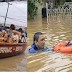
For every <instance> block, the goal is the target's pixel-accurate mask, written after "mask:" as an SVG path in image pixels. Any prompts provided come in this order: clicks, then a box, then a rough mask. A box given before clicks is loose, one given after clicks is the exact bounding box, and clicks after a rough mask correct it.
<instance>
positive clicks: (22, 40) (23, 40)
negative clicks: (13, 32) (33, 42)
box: [18, 28, 26, 43]
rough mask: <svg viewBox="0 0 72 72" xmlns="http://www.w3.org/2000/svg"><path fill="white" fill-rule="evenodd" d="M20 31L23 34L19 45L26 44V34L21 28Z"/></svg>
mask: <svg viewBox="0 0 72 72" xmlns="http://www.w3.org/2000/svg"><path fill="white" fill-rule="evenodd" d="M18 31H19V32H21V36H20V39H19V43H24V42H26V40H25V33H24V31H23V30H22V28H19V30H18Z"/></svg>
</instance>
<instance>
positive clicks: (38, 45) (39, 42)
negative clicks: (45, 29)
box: [28, 32, 54, 53]
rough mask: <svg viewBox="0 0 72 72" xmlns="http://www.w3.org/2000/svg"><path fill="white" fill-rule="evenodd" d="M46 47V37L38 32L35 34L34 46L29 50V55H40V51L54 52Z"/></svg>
mask: <svg viewBox="0 0 72 72" xmlns="http://www.w3.org/2000/svg"><path fill="white" fill-rule="evenodd" d="M44 45H45V37H44V35H43V33H41V32H37V33H35V34H34V37H33V44H32V45H31V48H30V49H29V50H28V52H29V53H38V52H40V51H54V49H53V48H48V47H46V48H44Z"/></svg>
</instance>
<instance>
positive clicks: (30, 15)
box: [28, 0, 45, 19]
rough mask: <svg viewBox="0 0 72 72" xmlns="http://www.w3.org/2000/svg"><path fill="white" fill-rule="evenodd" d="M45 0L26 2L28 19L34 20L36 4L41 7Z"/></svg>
mask: <svg viewBox="0 0 72 72" xmlns="http://www.w3.org/2000/svg"><path fill="white" fill-rule="evenodd" d="M43 1H45V0H28V19H34V17H35V16H36V15H37V10H38V7H37V3H39V4H40V5H42V2H43Z"/></svg>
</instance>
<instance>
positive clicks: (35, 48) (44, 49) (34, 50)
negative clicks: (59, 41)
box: [28, 44, 54, 53]
mask: <svg viewBox="0 0 72 72" xmlns="http://www.w3.org/2000/svg"><path fill="white" fill-rule="evenodd" d="M43 51H54V49H53V48H48V47H46V48H43V49H41V50H38V48H37V47H36V45H35V44H32V45H31V48H30V49H29V50H28V52H29V53H38V52H43Z"/></svg>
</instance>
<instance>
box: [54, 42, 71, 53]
mask: <svg viewBox="0 0 72 72" xmlns="http://www.w3.org/2000/svg"><path fill="white" fill-rule="evenodd" d="M66 45H67V46H66ZM54 51H55V52H57V51H59V52H61V53H72V45H71V41H66V42H61V43H58V44H56V45H55V46H54Z"/></svg>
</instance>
